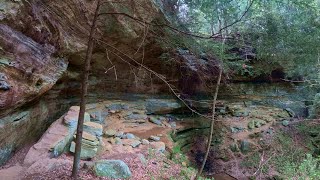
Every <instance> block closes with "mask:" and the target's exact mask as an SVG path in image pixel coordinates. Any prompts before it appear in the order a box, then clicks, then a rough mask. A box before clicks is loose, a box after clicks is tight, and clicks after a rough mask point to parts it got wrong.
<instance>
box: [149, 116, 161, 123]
mask: <svg viewBox="0 0 320 180" xmlns="http://www.w3.org/2000/svg"><path fill="white" fill-rule="evenodd" d="M149 121H150V122H152V123H154V124H156V125H161V124H162V123H161V121H159V120H158V118H156V117H153V116H152V117H150V118H149Z"/></svg>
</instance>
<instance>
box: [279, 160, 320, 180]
mask: <svg viewBox="0 0 320 180" xmlns="http://www.w3.org/2000/svg"><path fill="white" fill-rule="evenodd" d="M282 173H283V176H285V177H287V178H288V179H295V180H305V179H310V180H316V179H320V158H314V157H312V155H310V154H307V155H306V158H305V159H303V161H302V162H301V163H290V162H286V163H285V164H284V170H283V171H282Z"/></svg>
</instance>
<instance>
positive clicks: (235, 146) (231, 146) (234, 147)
mask: <svg viewBox="0 0 320 180" xmlns="http://www.w3.org/2000/svg"><path fill="white" fill-rule="evenodd" d="M230 149H231V151H232V152H239V148H238V145H237V143H232V144H231V145H230Z"/></svg>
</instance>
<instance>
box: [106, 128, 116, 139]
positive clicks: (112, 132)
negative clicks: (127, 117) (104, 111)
mask: <svg viewBox="0 0 320 180" xmlns="http://www.w3.org/2000/svg"><path fill="white" fill-rule="evenodd" d="M116 133H117V131H116V130H114V129H108V130H106V131H105V132H104V134H105V135H106V136H107V137H113V136H114V135H115V134H116Z"/></svg>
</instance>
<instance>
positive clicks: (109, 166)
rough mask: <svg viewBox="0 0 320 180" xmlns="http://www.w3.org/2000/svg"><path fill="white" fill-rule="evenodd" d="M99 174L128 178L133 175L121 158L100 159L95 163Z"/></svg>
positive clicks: (114, 177) (95, 169) (95, 170)
mask: <svg viewBox="0 0 320 180" xmlns="http://www.w3.org/2000/svg"><path fill="white" fill-rule="evenodd" d="M93 170H94V173H95V174H96V175H97V176H102V177H109V178H113V179H126V178H130V177H131V171H130V169H129V167H128V166H127V165H126V164H125V163H124V162H123V161H121V160H99V161H97V162H96V163H95V165H94V168H93Z"/></svg>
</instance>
